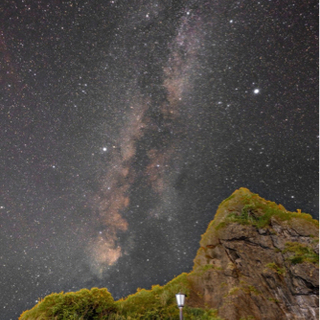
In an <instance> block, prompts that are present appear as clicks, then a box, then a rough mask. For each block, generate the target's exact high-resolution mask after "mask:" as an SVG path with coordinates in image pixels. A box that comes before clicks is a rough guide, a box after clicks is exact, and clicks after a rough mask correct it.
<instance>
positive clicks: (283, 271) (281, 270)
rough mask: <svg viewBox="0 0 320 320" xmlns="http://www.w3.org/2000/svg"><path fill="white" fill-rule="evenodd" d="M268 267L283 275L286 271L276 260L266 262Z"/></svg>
mask: <svg viewBox="0 0 320 320" xmlns="http://www.w3.org/2000/svg"><path fill="white" fill-rule="evenodd" d="M266 267H267V268H269V269H271V270H273V271H275V272H276V273H277V274H279V275H283V274H285V272H286V269H285V268H281V267H279V266H278V265H277V264H276V263H275V262H270V263H267V264H266Z"/></svg>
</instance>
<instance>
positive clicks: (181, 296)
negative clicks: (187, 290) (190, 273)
mask: <svg viewBox="0 0 320 320" xmlns="http://www.w3.org/2000/svg"><path fill="white" fill-rule="evenodd" d="M185 297H186V296H185V295H184V294H183V293H180V292H179V293H177V294H176V299H177V305H178V308H179V310H180V320H183V315H182V308H183V307H184V300H185Z"/></svg>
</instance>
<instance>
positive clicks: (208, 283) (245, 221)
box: [188, 188, 319, 320]
mask: <svg viewBox="0 0 320 320" xmlns="http://www.w3.org/2000/svg"><path fill="white" fill-rule="evenodd" d="M318 236H319V224H318V221H317V220H314V219H312V217H311V216H310V215H307V214H304V213H301V211H300V210H299V209H298V212H295V213H293V212H288V211H286V210H285V208H284V207H283V206H281V205H277V204H275V203H273V202H270V201H266V200H264V199H262V198H260V197H259V196H258V195H256V194H253V193H251V192H250V191H249V190H248V189H245V188H241V189H239V190H237V191H235V192H234V193H233V194H232V195H231V196H230V197H229V198H228V199H226V200H225V201H224V202H222V204H221V205H220V206H219V209H218V211H217V213H216V216H215V219H214V220H213V221H212V222H211V223H210V225H209V227H208V229H207V231H206V233H205V234H204V235H203V236H202V239H201V241H200V245H201V247H200V249H199V250H198V253H197V256H196V258H195V260H194V263H195V264H194V269H193V272H192V273H191V274H190V275H189V277H188V278H189V282H190V285H191V293H190V297H189V298H188V301H189V302H188V304H189V305H190V306H192V307H202V308H203V307H209V308H214V309H217V310H218V313H219V316H220V317H222V318H224V319H227V320H240V319H256V320H272V319H277V320H282V319H283V320H284V319H290V320H292V319H295V320H298V319H301V320H302V319H303V320H305V319H318V317H319V305H318V302H319V269H318V259H319V238H318Z"/></svg>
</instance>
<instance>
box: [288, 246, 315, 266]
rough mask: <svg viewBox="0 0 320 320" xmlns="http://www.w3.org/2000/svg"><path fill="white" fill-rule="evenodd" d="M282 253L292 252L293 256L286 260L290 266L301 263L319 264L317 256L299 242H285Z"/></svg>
mask: <svg viewBox="0 0 320 320" xmlns="http://www.w3.org/2000/svg"><path fill="white" fill-rule="evenodd" d="M282 252H283V253H286V252H293V253H294V255H293V256H291V257H289V258H288V260H289V261H290V262H291V263H292V264H297V263H302V262H310V263H313V264H316V265H318V264H319V255H318V254H317V253H316V252H314V250H313V249H312V248H311V247H309V246H307V245H305V244H301V243H299V242H287V243H286V244H285V249H284V250H283V251H282Z"/></svg>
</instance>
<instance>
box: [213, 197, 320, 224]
mask: <svg viewBox="0 0 320 320" xmlns="http://www.w3.org/2000/svg"><path fill="white" fill-rule="evenodd" d="M240 201H241V202H242V204H243V207H242V210H241V212H240V213H239V212H231V213H229V214H228V215H227V217H226V220H225V221H224V222H220V223H219V224H218V225H217V226H216V229H220V228H221V227H224V226H225V225H227V224H228V223H230V222H237V223H240V224H243V225H254V226H256V227H257V228H264V227H267V226H268V225H269V224H270V220H271V218H272V217H276V218H277V219H279V220H280V221H286V220H287V221H289V220H291V219H292V218H298V219H301V221H303V220H304V221H308V222H311V223H312V224H317V225H318V223H319V222H318V221H316V220H314V219H313V218H312V216H311V215H309V214H306V213H301V210H298V212H290V211H287V210H286V209H285V208H284V207H283V206H282V205H278V204H276V203H275V202H272V201H267V200H264V199H262V198H261V197H259V195H257V194H254V193H247V194H245V195H243V196H241V197H240Z"/></svg>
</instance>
